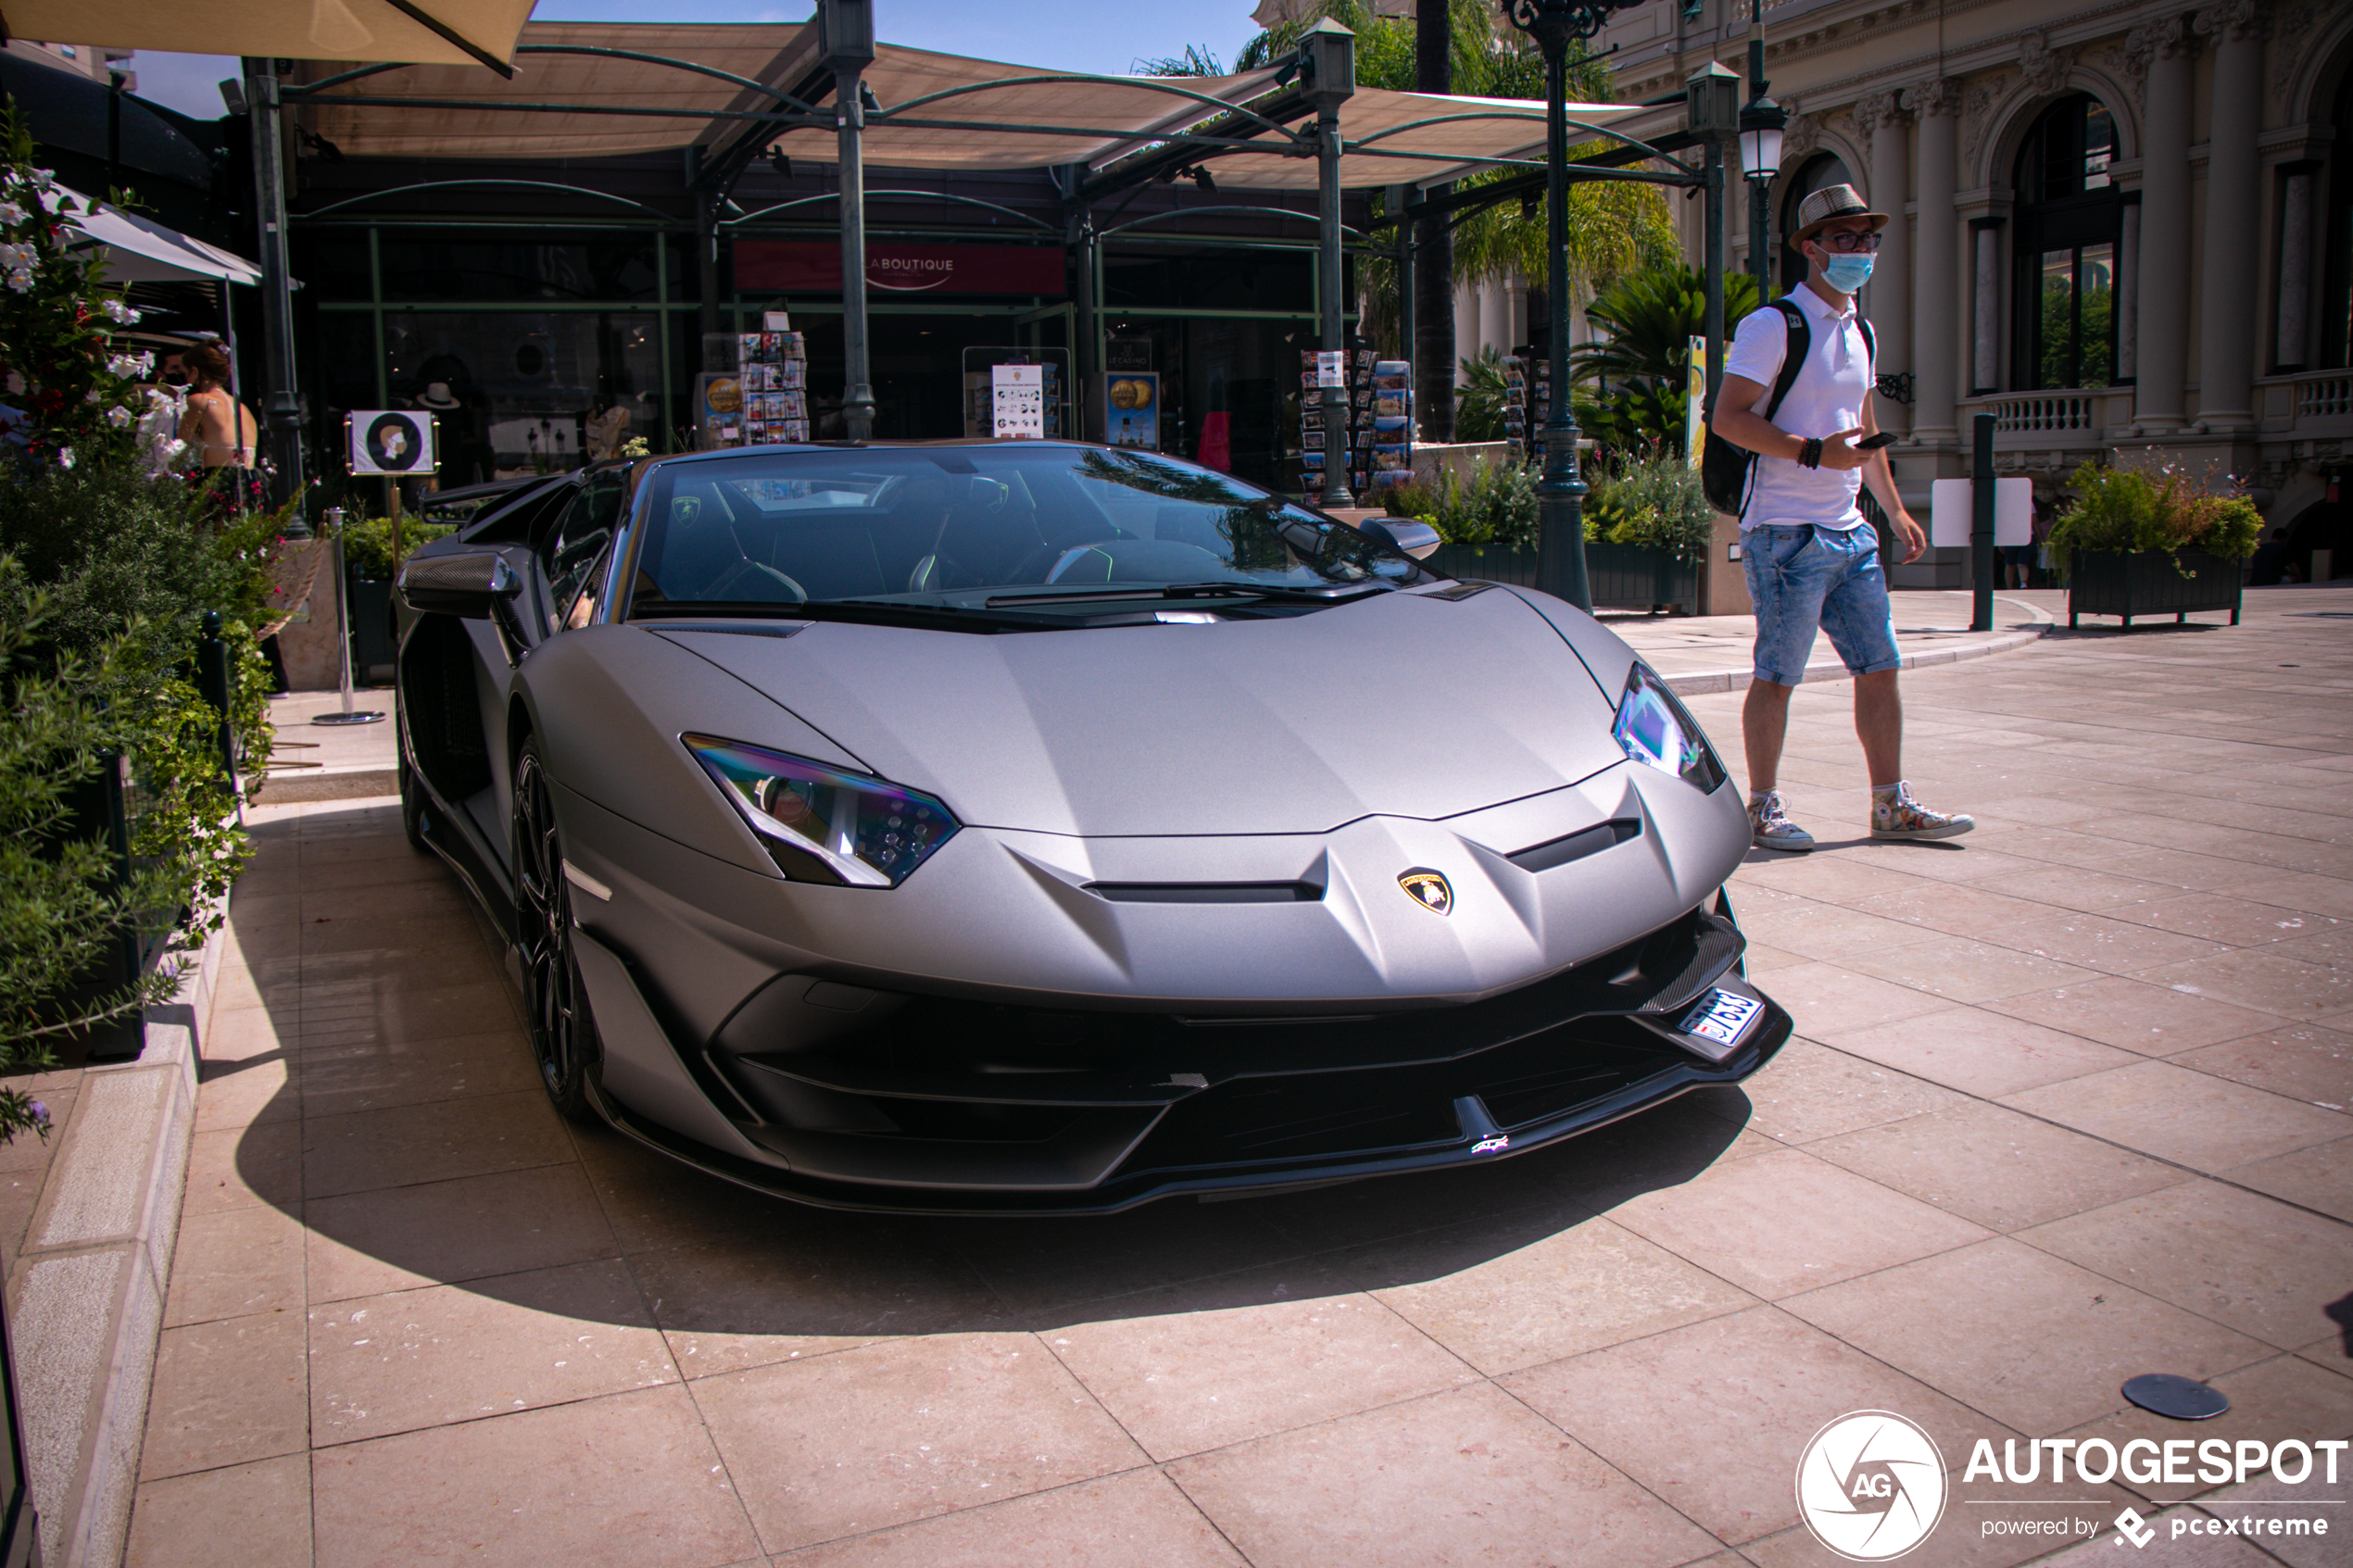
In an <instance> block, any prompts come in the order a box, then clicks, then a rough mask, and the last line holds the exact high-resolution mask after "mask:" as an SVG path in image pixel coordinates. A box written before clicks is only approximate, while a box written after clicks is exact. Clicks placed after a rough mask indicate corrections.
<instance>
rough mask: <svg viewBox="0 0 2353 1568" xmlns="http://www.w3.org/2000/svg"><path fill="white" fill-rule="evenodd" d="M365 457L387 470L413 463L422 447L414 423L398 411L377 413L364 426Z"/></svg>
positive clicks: (395, 470) (399, 470) (421, 453)
mask: <svg viewBox="0 0 2353 1568" xmlns="http://www.w3.org/2000/svg"><path fill="white" fill-rule="evenodd" d="M367 443H368V459H369V461H371V462H372V463H374V464H375V465H376V467H377V468H378V469H381V470H384V471H385V472H387V473H403V472H406V471H407V470H409V469H412V468H414V467H416V466H417V459H418V458H421V457H422V456H424V447H423V445H422V444H421V443H420V442H419V441H418V440H417V432H416V427H415V426H414V425H411V424H410V423H409V420H407V419H405V418H403V417H402V416H401V415H398V414H378V415H377V416H376V417H375V420H373V421H372V422H371V423H370V425H369V426H368V434H367Z"/></svg>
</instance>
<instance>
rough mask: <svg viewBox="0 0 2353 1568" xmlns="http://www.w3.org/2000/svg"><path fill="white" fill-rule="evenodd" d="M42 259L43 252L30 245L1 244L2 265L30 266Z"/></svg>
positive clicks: (0, 265)
mask: <svg viewBox="0 0 2353 1568" xmlns="http://www.w3.org/2000/svg"><path fill="white" fill-rule="evenodd" d="M40 259H41V253H40V252H39V251H37V250H35V249H33V248H32V247H31V245H16V244H7V245H0V267H30V266H31V265H32V264H33V263H34V262H36V261H38V260H40Z"/></svg>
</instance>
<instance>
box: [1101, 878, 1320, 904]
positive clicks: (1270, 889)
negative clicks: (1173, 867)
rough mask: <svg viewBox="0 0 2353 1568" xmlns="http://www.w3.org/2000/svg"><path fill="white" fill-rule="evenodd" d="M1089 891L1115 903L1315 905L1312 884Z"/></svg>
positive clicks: (1111, 886) (1112, 885)
mask: <svg viewBox="0 0 2353 1568" xmlns="http://www.w3.org/2000/svg"><path fill="white" fill-rule="evenodd" d="M1087 891H1088V892H1089V893H1092V894H1093V895H1094V896H1095V897H1098V898H1107V899H1109V900H1110V901H1111V902H1113V903H1114V904H1313V903H1315V902H1316V901H1317V900H1318V899H1320V898H1322V897H1323V896H1324V890H1323V889H1322V888H1320V887H1318V886H1316V885H1315V884H1314V883H1312V882H1090V883H1088V884H1087Z"/></svg>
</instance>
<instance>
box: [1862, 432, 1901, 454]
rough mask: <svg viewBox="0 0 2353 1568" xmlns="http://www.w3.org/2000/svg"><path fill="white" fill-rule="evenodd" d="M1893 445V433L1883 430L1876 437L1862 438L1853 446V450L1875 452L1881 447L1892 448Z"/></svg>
mask: <svg viewBox="0 0 2353 1568" xmlns="http://www.w3.org/2000/svg"><path fill="white" fill-rule="evenodd" d="M1893 445H1895V436H1894V433H1892V432H1889V431H1884V430H1883V431H1881V432H1880V433H1878V434H1877V435H1867V436H1865V437H1863V439H1862V440H1860V441H1858V442H1856V444H1855V450H1856V451H1857V452H1876V451H1878V450H1879V449H1880V448H1881V447H1882V446H1893Z"/></svg>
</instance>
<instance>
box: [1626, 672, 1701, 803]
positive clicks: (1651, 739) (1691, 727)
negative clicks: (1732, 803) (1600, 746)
mask: <svg viewBox="0 0 2353 1568" xmlns="http://www.w3.org/2000/svg"><path fill="white" fill-rule="evenodd" d="M1609 733H1610V734H1613V735H1616V736H1617V744H1618V746H1620V747H1622V748H1623V749H1624V751H1625V753H1626V755H1627V756H1629V757H1630V758H1632V759H1634V760H1635V761H1637V762H1642V763H1647V764H1648V765H1650V766H1651V767H1654V768H1656V769H1657V770H1659V771H1661V772H1665V773H1673V774H1674V775H1676V776H1677V777H1678V778H1680V779H1682V780H1683V781H1685V782H1686V783H1688V784H1694V785H1696V786H1697V787H1699V788H1700V789H1702V790H1705V791H1707V792H1709V793H1711V794H1712V793H1713V792H1714V791H1715V789H1716V786H1717V785H1718V784H1722V783H1723V782H1724V765H1723V764H1722V763H1720V762H1718V761H1717V760H1716V753H1715V752H1714V751H1712V750H1711V749H1709V747H1708V744H1707V736H1706V735H1705V734H1702V733H1701V731H1700V727H1699V725H1698V724H1697V723H1696V722H1694V721H1692V716H1691V715H1690V714H1689V713H1687V712H1685V711H1684V710H1683V705H1682V704H1681V703H1680V702H1679V701H1677V700H1676V697H1675V694H1674V693H1673V692H1671V691H1668V690H1667V683H1666V682H1664V681H1662V680H1660V679H1659V678H1658V676H1657V675H1656V674H1655V673H1653V672H1652V670H1651V667H1650V666H1649V665H1647V664H1644V663H1643V662H1642V660H1641V659H1636V660H1635V661H1634V668H1633V669H1631V670H1629V671H1627V672H1626V695H1625V696H1623V697H1621V698H1619V699H1618V704H1617V722H1616V723H1615V724H1612V725H1611V726H1610V732H1609Z"/></svg>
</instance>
